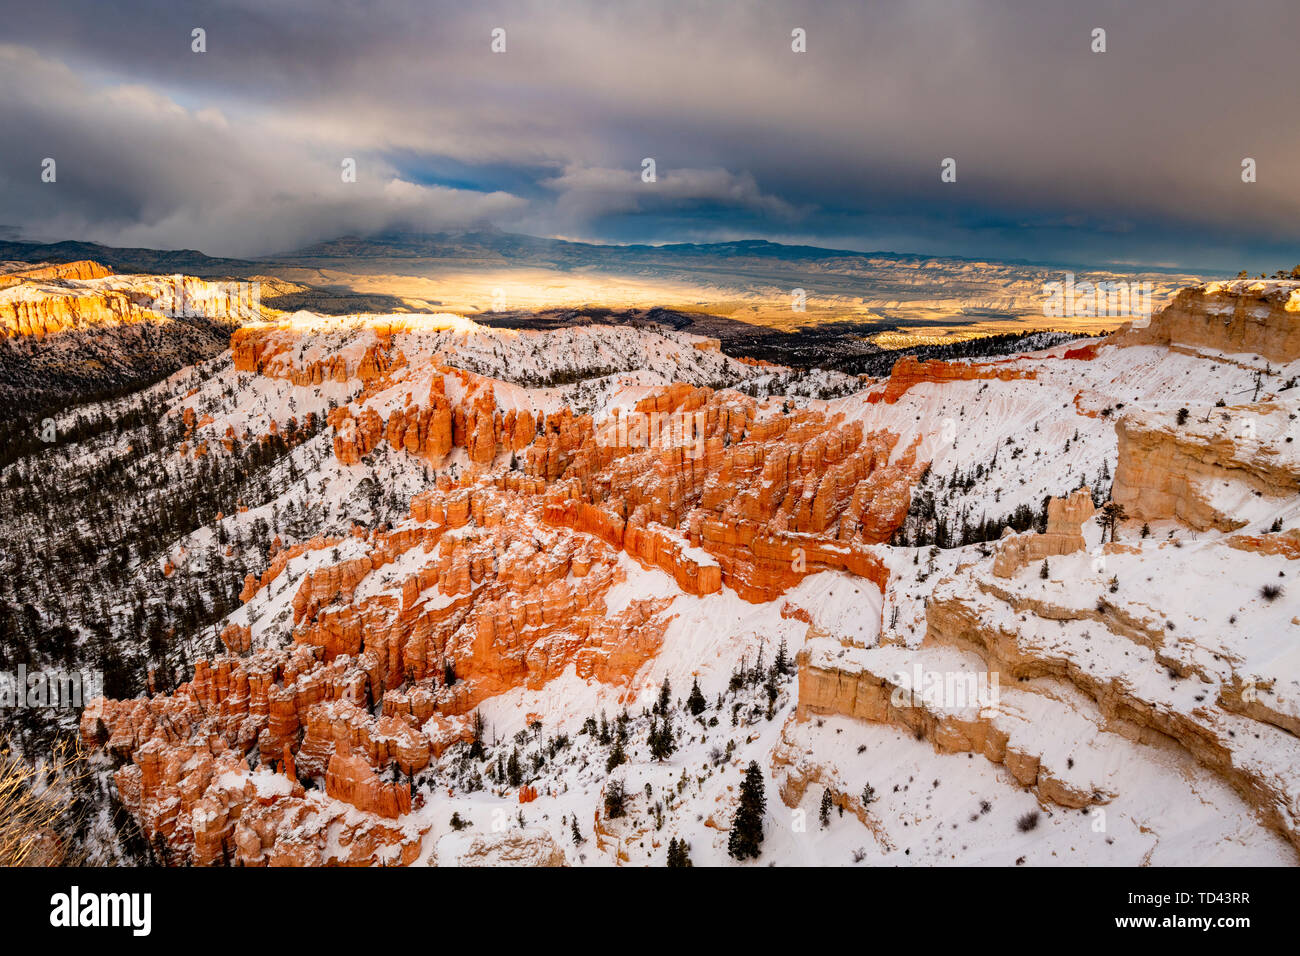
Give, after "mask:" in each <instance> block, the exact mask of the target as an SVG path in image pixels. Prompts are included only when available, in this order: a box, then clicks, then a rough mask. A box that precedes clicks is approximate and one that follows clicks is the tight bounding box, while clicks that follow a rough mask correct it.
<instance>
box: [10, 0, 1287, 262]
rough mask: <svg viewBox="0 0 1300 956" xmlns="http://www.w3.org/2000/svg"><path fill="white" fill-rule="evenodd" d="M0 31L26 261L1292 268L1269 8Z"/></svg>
mask: <svg viewBox="0 0 1300 956" xmlns="http://www.w3.org/2000/svg"><path fill="white" fill-rule="evenodd" d="M12 6H13V7H14V9H12V10H6V11H3V12H2V13H0V16H3V18H4V22H5V23H6V30H5V34H4V41H3V42H4V43H5V45H4V46H3V47H0V89H3V90H4V91H5V93H4V95H3V97H0V123H3V128H4V129H5V130H6V134H7V135H6V142H5V145H4V146H3V147H0V187H2V188H3V192H2V193H0V222H3V223H7V224H13V225H18V226H20V227H21V228H22V229H23V230H24V231H25V232H26V233H27V234H32V235H40V236H46V237H58V238H94V239H98V240H101V241H107V242H114V243H118V244H141V245H165V246H191V247H198V248H202V249H204V250H205V251H208V252H212V253H220V254H232V255H254V254H259V253H266V252H272V251H278V250H282V249H285V248H290V247H293V246H296V245H300V244H304V243H306V242H310V241H313V240H315V239H320V238H327V237H331V236H335V235H340V234H343V233H349V232H361V233H364V232H369V231H375V230H381V229H387V228H420V229H435V228H442V227H452V226H456V225H461V224H467V223H471V222H476V221H483V220H487V221H491V222H494V223H496V224H497V225H499V226H501V227H503V228H507V229H518V230H521V231H528V232H533V233H537V234H546V235H564V236H569V237H577V238H589V239H605V240H612V241H629V240H637V241H678V240H701V239H710V238H734V237H739V236H766V237H769V238H776V239H784V240H787V241H807V242H815V243H820V244H827V245H836V246H844V247H849V248H861V249H887V248H893V249H899V250H904V251H926V252H936V253H947V254H961V255H970V256H990V257H993V256H999V257H1016V256H1018V257H1028V258H1051V259H1059V260H1066V261H1081V262H1107V261H1124V260H1135V261H1144V262H1154V263H1160V262H1167V263H1170V264H1178V265H1189V266H1202V265H1209V266H1218V267H1221V268H1225V269H1236V268H1239V267H1245V268H1251V269H1253V270H1260V269H1265V268H1268V269H1270V270H1271V269H1272V268H1276V267H1277V266H1280V265H1291V264H1294V262H1293V261H1292V260H1297V259H1300V244H1298V243H1297V238H1300V229H1297V225H1296V224H1297V222H1300V218H1298V216H1297V213H1300V209H1298V208H1297V206H1300V169H1297V166H1296V163H1295V161H1294V158H1295V157H1296V156H1297V155H1300V151H1298V150H1297V146H1300V143H1297V139H1300V132H1298V129H1297V124H1296V123H1295V122H1294V116H1293V110H1294V107H1293V105H1292V104H1293V101H1294V97H1295V90H1296V89H1297V88H1300V84H1298V83H1297V81H1298V80H1300V63H1298V62H1297V59H1296V58H1295V56H1294V53H1293V47H1294V44H1295V40H1296V38H1297V36H1300V5H1297V4H1295V3H1293V2H1289V0H1253V2H1237V3H1227V2H1221V3H1213V4H1210V3H1195V2H1191V0H1183V2H1144V3H1142V4H1132V3H1128V2H1121V0H1114V2H1108V0H1099V2H1091V3H1086V4H1085V3H1078V2H1074V3H1070V2H1065V0H1046V2H1042V0H1040V2H1030V0H1023V2H1009V0H1008V2H998V0H960V2H958V0H913V2H902V0H896V2H884V3H872V4H864V3H861V2H860V0H859V2H848V0H844V2H841V0H825V2H819V3H802V4H795V3H778V2H763V0H750V2H740V0H738V2H732V3H726V2H720V0H714V2H702V0H698V2H690V0H688V2H676V3H667V2H665V3H651V2H644V3H632V2H627V3H598V2H589V3H588V2H567V0H550V2H545V3H542V2H537V3H512V4H495V3H485V4H475V5H473V7H472V9H464V8H463V5H460V4H456V5H452V4H430V3H416V2H407V3H387V4H384V3H379V4H366V5H362V4H349V5H346V6H345V7H342V8H341V9H337V10H336V9H332V8H329V7H327V5H324V4H319V3H307V2H296V0H282V2H278V3H276V4H275V5H274V9H265V7H266V6H268V5H265V4H261V3H252V2H246V3H243V2H228V3H216V4H207V5H205V7H204V9H203V11H202V12H201V13H196V12H193V11H187V10H185V9H183V5H178V4H175V3H170V2H156V3H152V2H135V3H117V4H114V5H112V7H111V8H110V7H107V6H105V5H104V4H103V3H100V2H89V0H87V2H80V3H78V2H69V3H61V4H57V5H56V4H50V5H37V4H21V5H19V4H17V3H14V4H12ZM498 26H500V27H504V28H505V29H506V31H507V33H506V39H507V52H506V53H504V54H493V53H492V52H490V50H489V42H490V32H491V30H492V29H493V28H494V27H498ZM194 27H202V28H204V29H205V30H206V31H207V46H208V50H207V52H206V53H203V54H195V53H192V52H191V50H190V32H191V30H192V29H193V28H194ZM794 27H803V28H805V29H806V30H807V36H808V52H807V53H805V54H794V53H792V52H791V51H790V31H791V29H792V28H794ZM1094 27H1103V28H1105V29H1106V31H1107V45H1108V51H1107V52H1106V53H1104V54H1094V53H1092V52H1091V51H1090V49H1089V43H1090V34H1091V31H1092V29H1093V28H1094ZM46 156H50V157H54V158H55V159H56V160H57V162H58V182H57V183H56V184H52V185H51V184H44V183H41V182H40V179H39V174H40V163H41V160H42V158H44V157H46ZM647 156H650V157H654V158H655V160H656V163H657V166H658V182H657V183H654V184H646V183H642V182H641V179H640V168H641V160H642V158H643V157H647ZM1247 156H1249V157H1253V158H1254V159H1256V160H1257V161H1258V169H1259V181H1258V182H1257V183H1254V184H1250V185H1247V184H1244V183H1242V182H1241V178H1240V168H1241V167H1240V164H1241V160H1242V158H1243V157H1247ZM343 157H354V158H356V160H357V162H358V181H357V182H356V183H350V184H345V183H342V182H341V181H340V176H339V171H340V161H341V159H342V158H343ZM944 157H954V158H956V160H957V164H958V181H957V182H956V183H955V184H944V183H941V182H940V180H939V163H940V161H941V160H942V159H943V158H944Z"/></svg>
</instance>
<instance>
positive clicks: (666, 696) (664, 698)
mask: <svg viewBox="0 0 1300 956" xmlns="http://www.w3.org/2000/svg"><path fill="white" fill-rule="evenodd" d="M672 693H673V690H672V686H671V685H669V683H668V678H667V677H665V678H664V683H663V686H662V687H660V688H659V700H658V701H656V703H655V713H657V714H666V713H668V704H669V701H671V700H672Z"/></svg>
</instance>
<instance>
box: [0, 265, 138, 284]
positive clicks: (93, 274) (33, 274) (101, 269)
mask: <svg viewBox="0 0 1300 956" xmlns="http://www.w3.org/2000/svg"><path fill="white" fill-rule="evenodd" d="M112 274H113V270H112V269H110V268H108V267H107V266H104V265H100V264H99V263H98V262H93V261H91V260H90V259H78V260H77V261H76V262H59V263H52V264H45V265H38V266H32V267H31V268H28V269H15V270H14V271H13V272H6V273H4V274H3V275H0V289H7V288H8V287H9V286H13V285H18V284H19V283H20V282H24V281H30V280H35V281H44V280H47V279H102V278H104V276H111V275H112Z"/></svg>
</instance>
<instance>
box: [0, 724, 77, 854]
mask: <svg viewBox="0 0 1300 956" xmlns="http://www.w3.org/2000/svg"><path fill="white" fill-rule="evenodd" d="M89 774H90V769H89V767H87V765H86V761H85V756H84V754H82V753H81V750H80V749H79V748H78V746H77V745H76V743H75V742H71V741H67V740H64V741H61V742H59V743H57V744H55V746H54V748H53V750H52V751H51V752H50V753H49V755H48V756H47V757H44V758H42V759H38V760H36V761H35V762H34V763H33V762H29V760H28V759H26V758H25V757H24V756H23V755H21V754H19V753H16V752H15V751H14V750H13V749H12V748H11V747H10V745H9V742H8V740H0V866H70V865H75V864H76V863H77V862H78V861H77V860H76V859H73V858H72V851H71V847H70V840H69V836H70V835H71V834H72V833H73V832H74V831H75V829H76V826H77V823H78V820H77V816H78V813H79V812H80V811H79V810H78V804H77V799H76V784H77V783H78V782H79V781H81V780H84V779H85V778H86V777H87V776H88V775H89Z"/></svg>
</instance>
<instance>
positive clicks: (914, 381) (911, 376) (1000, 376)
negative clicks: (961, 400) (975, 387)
mask: <svg viewBox="0 0 1300 956" xmlns="http://www.w3.org/2000/svg"><path fill="white" fill-rule="evenodd" d="M1005 361H1010V360H1005ZM1005 361H1004V362H945V361H943V360H942V359H929V360H927V361H921V360H918V359H917V358H915V357H913V356H911V355H905V356H903V357H902V358H900V359H899V360H898V361H897V362H895V363H894V367H893V369H892V370H891V371H890V373H889V380H888V381H886V382H885V387H884V388H882V389H879V390H877V391H874V392H870V393H868V394H867V401H868V402H871V403H872V404H873V405H874V404H878V403H880V402H884V403H885V404H886V405H893V404H894V403H895V402H897V401H898V400H899V399H900V398H902V397H903V395H904V394H905V393H906V392H907V390H908V389H910V388H912V387H913V386H915V385H920V384H922V383H923V382H935V383H943V382H971V381H977V380H980V379H985V380H995V381H1002V382H1009V381H1011V380H1013V379H1018V378H1035V377H1036V374H1035V373H1034V372H1033V371H1032V370H1030V371H1027V370H1025V369H1020V368H1015V367H1013V366H1011V365H1008V364H1005Z"/></svg>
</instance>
